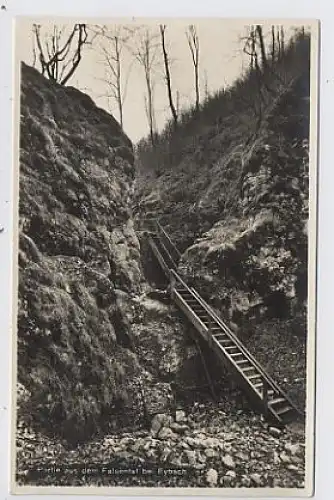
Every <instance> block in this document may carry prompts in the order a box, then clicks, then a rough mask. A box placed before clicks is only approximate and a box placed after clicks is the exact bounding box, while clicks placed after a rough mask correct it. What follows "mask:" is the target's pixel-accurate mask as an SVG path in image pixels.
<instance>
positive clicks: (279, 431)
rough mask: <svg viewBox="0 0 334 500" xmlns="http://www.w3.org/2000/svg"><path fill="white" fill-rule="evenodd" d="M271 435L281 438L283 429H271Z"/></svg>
mask: <svg viewBox="0 0 334 500" xmlns="http://www.w3.org/2000/svg"><path fill="white" fill-rule="evenodd" d="M269 433H270V434H271V435H272V436H274V437H280V435H281V434H282V431H281V429H277V427H269Z"/></svg>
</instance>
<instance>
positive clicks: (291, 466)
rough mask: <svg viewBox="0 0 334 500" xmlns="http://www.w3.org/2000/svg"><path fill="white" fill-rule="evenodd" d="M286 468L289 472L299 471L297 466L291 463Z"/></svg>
mask: <svg viewBox="0 0 334 500" xmlns="http://www.w3.org/2000/svg"><path fill="white" fill-rule="evenodd" d="M287 469H288V470H291V472H298V471H299V469H298V467H297V466H296V465H292V464H290V465H288V466H287Z"/></svg>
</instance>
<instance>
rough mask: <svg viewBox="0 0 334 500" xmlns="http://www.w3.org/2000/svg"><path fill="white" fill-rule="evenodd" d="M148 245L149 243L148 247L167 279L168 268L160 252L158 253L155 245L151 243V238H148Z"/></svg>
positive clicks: (168, 274)
mask: <svg viewBox="0 0 334 500" xmlns="http://www.w3.org/2000/svg"><path fill="white" fill-rule="evenodd" d="M149 243H150V246H151V248H152V250H153V253H154V255H155V256H156V258H157V260H158V262H159V264H160V266H161V267H162V270H163V271H164V273H165V274H166V275H167V276H168V277H169V276H170V269H169V266H168V265H167V263H166V261H165V259H164V258H163V256H162V254H161V252H160V251H159V249H158V247H157V245H156V244H155V242H154V241H153V239H152V238H151V237H149Z"/></svg>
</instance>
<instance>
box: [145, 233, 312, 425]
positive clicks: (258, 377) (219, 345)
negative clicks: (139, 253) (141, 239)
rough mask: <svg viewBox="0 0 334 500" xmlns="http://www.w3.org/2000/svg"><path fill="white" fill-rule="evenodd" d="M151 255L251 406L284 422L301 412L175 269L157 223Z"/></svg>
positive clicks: (169, 243)
mask: <svg viewBox="0 0 334 500" xmlns="http://www.w3.org/2000/svg"><path fill="white" fill-rule="evenodd" d="M149 242H150V246H151V248H152V251H153V253H154V255H155V256H156V258H157V260H158V262H159V264H160V265H161V267H162V269H163V271H164V273H165V275H166V277H167V278H168V279H169V280H170V284H171V297H172V300H173V301H174V302H175V304H176V305H177V306H178V308H179V309H180V310H181V311H182V312H183V313H184V315H185V316H186V317H187V318H188V319H189V320H190V322H191V323H192V324H193V326H194V327H195V330H196V332H197V334H199V335H200V336H201V337H202V338H204V339H205V341H206V342H207V343H208V344H209V346H210V347H211V348H212V349H213V350H214V352H215V353H216V355H217V356H218V357H219V359H220V360H221V361H222V363H224V364H225V366H227V368H228V369H229V370H230V373H231V374H232V376H233V378H234V379H235V381H236V382H237V384H238V385H239V386H240V388H242V389H243V390H244V392H245V393H246V394H247V396H248V398H249V400H250V402H251V403H252V405H253V407H254V408H255V409H257V410H258V411H260V412H261V413H262V414H263V415H264V416H265V417H266V418H267V419H268V420H270V421H273V422H275V423H276V424H278V425H285V424H287V423H289V422H291V421H292V420H295V419H296V418H297V417H298V416H303V413H302V412H301V411H300V410H299V409H298V408H297V407H296V406H295V404H294V403H293V402H292V401H291V399H290V398H289V396H288V395H287V394H286V393H285V392H284V391H283V390H282V389H281V388H280V387H279V386H278V385H277V383H276V382H275V381H274V380H273V379H272V377H271V376H270V375H269V374H268V373H267V372H266V370H265V369H264V368H263V367H262V366H261V365H260V363H259V362H258V361H257V360H256V359H255V358H254V356H253V355H252V354H251V353H250V352H249V351H248V350H247V349H246V347H245V346H244V345H243V343H242V342H241V341H240V339H238V337H237V336H236V335H235V334H234V333H233V332H232V330H231V329H230V328H229V327H228V326H227V325H226V323H225V322H224V321H223V320H222V318H220V316H218V315H217V313H216V312H215V311H214V310H213V309H212V308H211V307H210V306H209V305H208V304H207V303H206V302H205V300H204V299H203V298H202V297H201V296H200V294H199V293H198V292H197V291H196V290H195V289H194V288H190V287H189V286H188V285H187V284H186V283H185V281H184V280H183V279H182V278H181V277H180V276H179V274H178V273H177V262H178V260H179V257H180V254H179V252H178V251H177V249H176V247H175V245H174V244H173V243H172V241H171V240H170V238H169V236H168V235H167V233H166V232H165V231H164V230H163V229H162V227H161V226H160V224H159V223H158V224H157V225H156V232H155V233H151V234H150V235H149Z"/></svg>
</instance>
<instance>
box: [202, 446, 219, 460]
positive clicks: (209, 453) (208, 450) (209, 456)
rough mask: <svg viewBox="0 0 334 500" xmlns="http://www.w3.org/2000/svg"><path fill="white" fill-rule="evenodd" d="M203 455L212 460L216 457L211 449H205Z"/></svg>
mask: <svg viewBox="0 0 334 500" xmlns="http://www.w3.org/2000/svg"><path fill="white" fill-rule="evenodd" d="M204 453H205V455H206V456H207V457H208V458H213V457H215V456H216V453H215V451H214V450H213V449H212V448H206V450H205V451H204Z"/></svg>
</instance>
